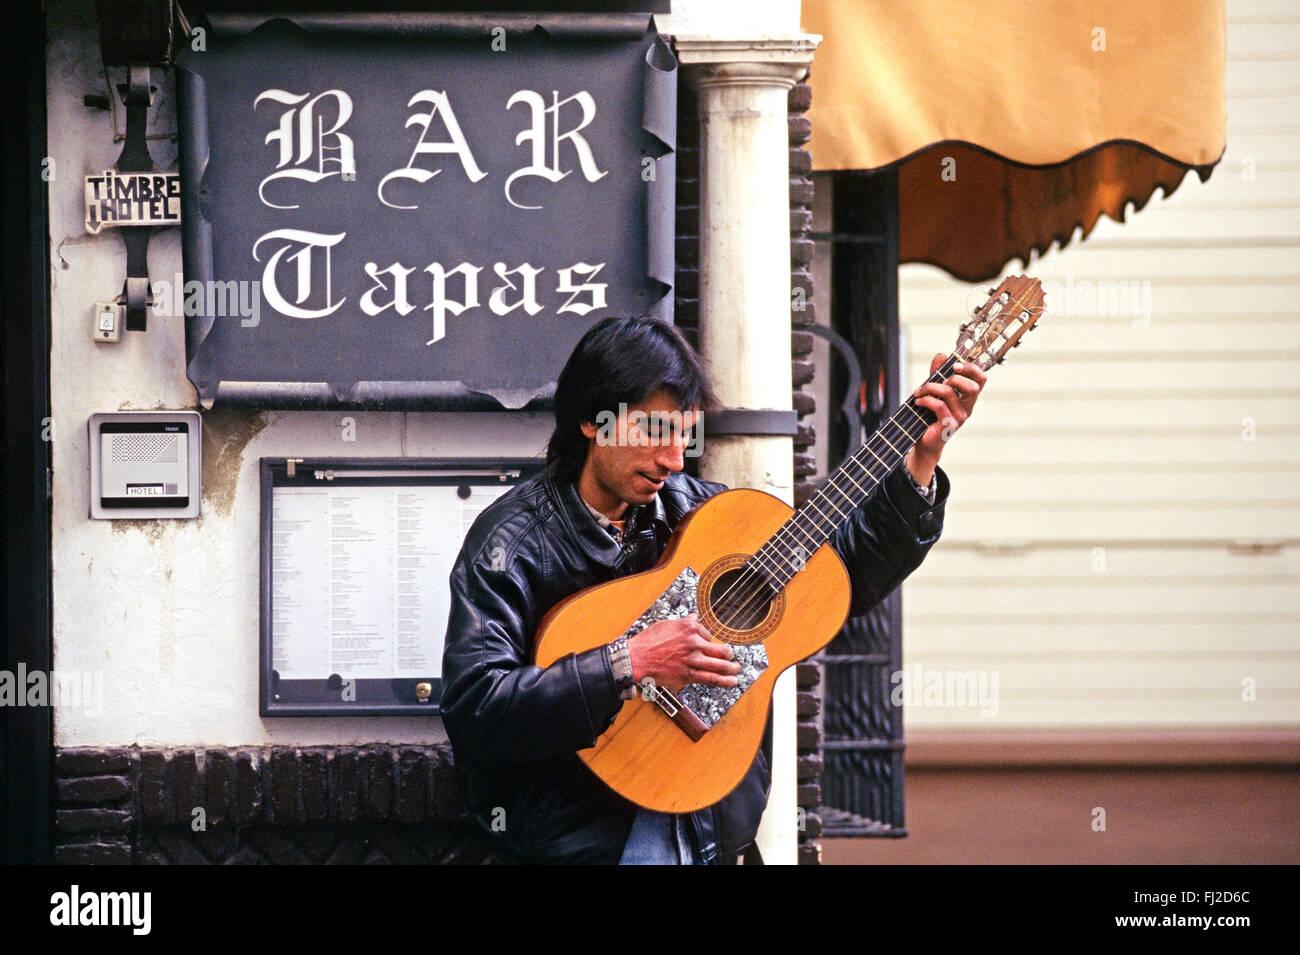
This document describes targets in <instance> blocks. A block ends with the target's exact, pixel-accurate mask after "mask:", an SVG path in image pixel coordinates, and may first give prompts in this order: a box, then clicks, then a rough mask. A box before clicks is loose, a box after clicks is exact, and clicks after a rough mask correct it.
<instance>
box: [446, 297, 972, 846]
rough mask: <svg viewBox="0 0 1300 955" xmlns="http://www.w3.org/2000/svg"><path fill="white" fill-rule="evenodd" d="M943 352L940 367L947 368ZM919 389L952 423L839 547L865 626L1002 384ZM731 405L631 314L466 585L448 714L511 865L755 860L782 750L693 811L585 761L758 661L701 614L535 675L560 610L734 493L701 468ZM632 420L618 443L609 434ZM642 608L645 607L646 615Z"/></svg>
mask: <svg viewBox="0 0 1300 955" xmlns="http://www.w3.org/2000/svg"><path fill="white" fill-rule="evenodd" d="M943 361H944V356H943V355H937V356H936V357H935V360H934V362H933V363H932V365H931V372H932V375H933V373H935V372H936V370H937V369H938V368H939V367H940V365H941V364H943ZM953 372H954V373H953V374H952V375H951V376H950V377H948V378H947V380H946V381H943V382H941V383H940V382H934V381H930V382H927V383H926V384H925V385H923V386H922V387H921V388H919V389H917V391H916V392H915V395H916V398H915V404H916V406H917V407H921V408H925V409H928V410H929V411H930V412H932V413H933V415H934V417H935V419H936V420H935V421H934V422H933V423H932V424H931V425H930V426H929V427H928V429H927V430H926V431H925V432H924V434H923V435H922V436H921V438H920V439H919V440H918V441H917V443H916V445H915V446H914V447H913V448H912V449H911V450H910V451H909V452H908V454H907V455H906V457H905V459H904V464H903V465H900V466H898V467H896V468H894V469H893V470H892V471H891V472H890V473H889V474H888V476H887V477H884V479H883V480H882V481H881V483H880V484H879V486H878V487H877V488H876V490H875V492H874V493H872V494H871V495H870V496H869V497H868V498H867V499H866V501H865V502H864V503H862V505H861V506H860V507H858V508H857V509H856V510H855V511H854V512H853V513H852V515H850V516H849V518H848V519H847V520H846V522H845V523H844V524H843V525H842V526H841V527H840V528H839V529H838V530H837V531H836V532H835V533H834V535H833V536H832V537H831V538H830V540H829V541H828V543H829V544H830V545H831V547H833V548H834V550H835V551H836V553H837V554H838V555H839V557H840V558H841V560H842V561H843V563H844V565H845V567H846V569H847V570H848V573H849V578H850V580H851V583H852V604H851V612H852V613H855V614H859V613H862V612H865V611H866V610H867V609H869V608H870V607H871V606H873V605H874V604H875V603H877V602H878V601H879V600H881V599H882V598H883V597H885V596H886V595H887V594H888V593H890V592H891V591H892V590H893V589H894V588H895V587H897V586H898V585H899V584H900V583H901V582H902V580H903V579H904V578H905V577H907V575H908V574H910V573H911V572H912V571H913V570H915V569H916V567H918V566H919V565H920V563H921V561H922V560H923V559H924V557H925V555H926V553H927V552H928V551H929V549H930V547H931V546H932V545H933V544H934V543H935V541H936V540H938V537H939V532H940V530H941V528H942V522H943V509H944V504H945V501H946V500H947V497H948V488H949V484H948V479H947V476H946V475H945V474H944V472H943V471H942V470H941V469H940V468H939V467H938V463H939V459H940V457H941V455H942V453H943V449H944V445H945V442H946V440H947V439H948V438H949V437H951V435H952V432H953V431H954V430H956V429H957V428H959V427H961V425H962V424H963V423H964V422H965V420H966V419H967V417H968V416H969V415H970V413H971V410H972V408H973V407H974V404H975V401H976V399H977V397H978V395H979V393H980V389H981V388H982V386H983V385H984V383H985V375H984V372H983V371H981V369H980V368H979V367H978V366H976V365H974V364H964V365H958V366H956V367H955V368H954V369H953ZM715 407H716V400H715V399H714V397H713V394H712V391H711V389H710V386H709V384H708V381H707V378H706V376H705V374H704V372H703V370H702V367H701V364H700V361H699V358H698V356H696V354H695V353H694V351H693V350H692V349H691V347H690V346H689V344H687V342H686V341H685V340H684V339H683V338H682V336H681V334H680V333H679V332H678V331H677V330H676V329H675V328H673V327H672V326H671V325H668V324H666V323H663V322H659V321H655V320H651V319H634V318H611V319H605V320H604V321H602V322H600V323H598V324H597V325H596V326H594V327H593V328H592V329H591V330H590V331H589V332H588V333H587V334H586V335H585V336H583V338H582V340H581V341H580V342H579V343H578V345H577V347H576V348H575V350H574V352H573V354H572V356H571V357H570V358H569V360H568V362H567V363H566V365H565V367H564V370H563V371H562V372H561V374H560V377H559V380H558V383H557V388H556V394H555V417H556V427H555V432H554V434H553V435H552V437H551V440H550V443H549V445H548V448H547V466H546V469H545V471H543V472H542V473H541V474H539V475H537V476H535V477H533V478H531V479H529V480H527V481H525V482H522V483H521V484H519V485H517V486H516V487H514V488H512V489H511V490H510V491H509V492H508V493H506V494H505V495H503V496H502V497H501V498H500V499H499V500H497V501H496V502H494V503H493V504H492V506H490V507H489V508H487V509H486V510H485V511H484V512H483V513H482V514H481V515H479V517H478V519H477V520H476V521H475V522H474V524H473V526H472V527H471V529H470V531H469V533H468V534H467V536H466V539H465V542H464V545H463V547H462V549H461V552H460V555H459V557H458V558H457V560H456V563H455V566H454V568H453V571H452V575H451V613H450V621H449V625H448V631H447V643H446V650H445V653H444V658H443V699H442V716H443V720H444V723H445V726H446V729H447V734H448V737H449V738H450V740H451V743H452V747H453V750H454V754H455V764H456V776H457V782H458V785H459V788H460V791H461V794H462V796H463V798H464V800H465V802H466V804H467V806H468V807H469V809H470V811H471V813H472V815H473V816H474V818H475V819H476V820H477V822H478V824H479V825H480V826H481V828H482V829H483V831H484V832H485V833H486V834H487V835H488V836H489V837H491V838H492V840H493V842H494V844H495V845H496V846H497V847H498V849H499V851H500V853H501V854H502V855H503V856H504V857H506V858H509V859H513V860H516V861H523V862H543V863H553V862H593V863H610V864H612V863H624V864H633V863H669V864H732V863H734V862H735V861H736V859H737V856H738V854H739V853H741V852H742V851H744V850H745V849H746V848H747V847H749V846H750V845H751V844H752V842H753V840H754V837H755V834H756V832H757V829H758V823H759V818H760V816H761V815H762V812H763V809H764V807H765V806H766V802H767V795H768V790H769V786H770V782H771V770H770V766H769V762H768V760H769V758H770V756H769V753H770V732H771V723H770V716H769V718H768V727H767V731H766V733H765V734H764V745H763V747H762V748H760V749H759V751H758V752H757V754H756V755H755V757H754V760H753V763H752V764H751V765H750V767H749V771H748V772H747V773H746V774H745V776H744V778H743V779H742V780H741V782H740V784H739V785H738V786H737V787H736V788H735V789H734V790H732V791H731V792H730V793H729V794H728V795H727V796H725V797H724V798H723V799H721V800H720V801H718V802H717V803H715V804H713V805H710V806H707V807H705V808H703V809H699V810H697V811H694V812H689V813H662V812H655V811H653V810H650V809H646V808H642V807H640V806H638V805H636V804H634V803H632V802H630V801H628V800H627V799H625V798H623V797H622V796H620V795H618V794H617V793H616V792H614V791H613V790H612V789H611V788H609V787H608V786H606V785H605V784H604V783H603V782H602V781H601V780H600V779H599V778H597V777H596V776H595V775H593V773H592V772H591V771H590V770H589V769H588V768H587V767H586V766H585V765H584V764H583V762H582V761H581V760H580V759H579V757H578V755H577V753H578V751H579V750H585V749H588V748H589V747H591V746H593V744H594V743H595V741H596V739H597V737H599V736H600V734H601V733H603V732H604V731H605V730H606V729H607V728H608V727H609V726H610V724H611V722H612V721H613V720H614V718H615V715H616V714H617V713H618V712H619V710H620V708H621V707H622V705H623V703H624V701H625V700H628V699H630V698H632V697H634V696H635V695H636V694H637V693H638V692H641V690H640V688H639V687H638V684H643V683H644V684H650V683H651V681H653V685H658V686H663V687H680V686H682V685H683V684H699V685H703V686H713V687H729V686H735V685H736V682H737V676H736V674H737V673H738V672H739V670H740V667H739V665H738V664H737V663H736V662H734V660H733V659H732V657H733V651H732V649H731V647H730V646H729V645H728V644H727V643H721V642H715V641H713V640H712V639H711V635H710V633H709V632H708V630H706V629H705V627H704V626H703V625H702V624H701V622H700V620H699V618H698V617H697V616H695V615H691V616H687V617H685V618H682V619H675V620H662V621H660V622H658V623H653V624H651V625H649V626H647V627H645V629H643V630H641V631H640V632H638V633H636V634H635V635H634V636H631V637H628V638H625V637H620V636H619V634H617V633H609V634H607V635H604V636H603V637H601V643H600V645H598V646H595V648H594V649H592V650H589V651H586V652H582V653H570V654H568V655H566V656H564V657H562V658H560V659H558V660H556V661H555V662H554V663H552V664H551V665H549V666H546V667H539V666H537V665H534V664H533V663H531V662H530V660H531V659H532V656H531V650H532V642H533V638H534V635H535V634H536V632H537V628H538V626H539V624H540V623H541V622H542V619H543V617H544V616H545V615H546V612H547V611H548V610H549V609H550V608H552V607H553V606H555V605H556V604H557V603H559V602H560V601H561V600H563V599H564V598H566V597H569V596H570V595H572V594H574V593H575V592H577V591H579V590H582V589H584V588H587V587H590V586H593V585H595V584H600V583H603V582H605V581H609V580H612V579H615V578H619V577H623V576H625V575H629V574H634V573H638V572H641V571H645V570H648V569H649V568H651V567H653V566H654V565H655V564H656V562H657V561H658V560H659V558H660V556H661V554H662V553H663V552H664V549H665V547H666V545H667V543H668V540H669V538H670V537H671V536H672V533H673V531H674V529H675V528H676V527H677V525H678V524H679V523H680V522H681V521H682V519H683V518H684V517H685V515H686V514H687V513H688V512H689V511H691V509H692V508H694V507H696V506H697V505H698V504H700V503H702V502H703V501H705V500H707V499H709V498H710V497H712V496H713V495H715V494H718V493H720V492H722V491H724V490H726V488H725V487H724V486H723V485H721V484H717V483H713V482H708V481H701V480H697V479H694V478H691V477H689V476H688V475H686V474H684V473H683V472H682V468H683V466H684V463H685V462H684V456H685V449H686V447H687V445H688V444H689V443H690V440H691V430H692V427H693V425H694V424H695V422H696V420H697V419H698V417H699V416H700V415H701V414H707V412H708V411H709V410H711V409H712V408H715ZM615 416H616V421H617V428H616V429H614V434H613V439H611V435H610V429H609V428H607V427H602V424H607V423H608V422H610V421H611V420H612V419H615ZM636 609H637V611H638V612H639V610H640V609H641V608H636Z"/></svg>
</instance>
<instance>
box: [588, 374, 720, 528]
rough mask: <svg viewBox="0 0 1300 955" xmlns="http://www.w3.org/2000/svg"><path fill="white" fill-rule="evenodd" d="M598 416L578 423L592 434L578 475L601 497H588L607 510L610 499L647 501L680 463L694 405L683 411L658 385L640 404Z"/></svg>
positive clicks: (693, 422)
mask: <svg viewBox="0 0 1300 955" xmlns="http://www.w3.org/2000/svg"><path fill="white" fill-rule="evenodd" d="M597 417H598V419H599V420H597V421H595V422H587V423H585V424H583V426H582V433H583V434H584V435H586V436H587V437H588V438H590V439H593V440H592V442H591V444H590V445H589V446H588V451H587V460H586V463H585V464H584V465H583V475H582V479H581V480H582V482H585V483H586V484H587V489H588V490H591V491H593V492H595V493H596V494H599V495H600V496H601V497H602V498H604V500H602V501H600V502H597V501H593V502H592V503H593V504H594V505H595V506H596V507H597V508H598V509H600V510H604V511H606V512H607V511H608V510H609V507H608V505H609V504H610V503H611V502H612V501H611V499H614V500H617V501H621V502H624V503H627V504H648V503H649V502H650V501H652V500H654V496H655V495H656V494H657V493H658V492H659V489H660V488H661V487H663V485H664V479H665V478H667V477H668V475H669V474H672V473H673V472H675V471H680V470H681V469H682V467H683V465H684V463H685V461H684V457H685V454H684V452H685V448H686V447H687V445H689V444H690V441H691V432H692V430H693V429H694V427H695V425H696V422H697V420H698V418H699V410H698V409H691V410H689V411H682V410H681V409H680V408H678V407H677V404H676V402H675V400H674V399H673V396H672V394H671V393H670V392H668V391H666V390H663V389H660V390H659V391H656V392H654V394H652V395H651V396H650V397H649V398H648V399H646V400H645V401H643V402H641V403H639V404H635V405H629V406H626V407H625V408H618V409H611V410H610V411H609V412H602V413H601V414H600V415H598V416H597Z"/></svg>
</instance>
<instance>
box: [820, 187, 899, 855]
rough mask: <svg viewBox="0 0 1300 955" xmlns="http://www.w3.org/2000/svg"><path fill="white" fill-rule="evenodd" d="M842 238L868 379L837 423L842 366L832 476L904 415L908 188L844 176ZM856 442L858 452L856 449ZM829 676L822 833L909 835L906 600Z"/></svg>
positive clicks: (847, 643) (832, 648) (849, 306)
mask: <svg viewBox="0 0 1300 955" xmlns="http://www.w3.org/2000/svg"><path fill="white" fill-rule="evenodd" d="M829 182H830V185H831V188H832V190H833V200H832V215H831V221H832V227H831V231H830V232H829V233H826V232H821V233H813V238H814V239H816V240H817V241H818V253H819V254H829V256H830V264H831V328H832V329H833V330H834V331H835V332H837V333H838V334H839V335H840V336H842V337H843V338H844V339H846V340H847V341H848V342H849V343H850V345H851V347H852V350H853V352H854V355H855V357H856V359H857V362H858V370H859V371H860V373H861V378H862V382H861V387H860V389H859V394H858V395H857V400H856V402H854V406H855V407H856V410H857V413H856V415H855V416H852V417H855V418H856V420H846V416H845V415H843V414H838V413H836V409H838V408H839V407H840V406H841V404H842V403H843V400H844V398H845V389H846V387H849V384H848V378H847V376H846V374H845V371H844V368H843V365H842V364H841V363H840V362H838V361H833V362H832V368H833V371H832V373H831V377H830V394H831V400H830V408H831V409H832V410H831V414H830V427H829V429H828V430H829V435H828V438H829V444H828V454H827V466H828V471H829V470H833V469H834V468H835V467H837V466H838V465H839V463H840V462H841V461H843V460H844V458H845V457H846V456H847V455H849V454H851V453H852V452H853V450H855V449H856V448H857V447H858V446H859V443H860V442H861V441H862V440H863V439H865V438H866V437H868V436H869V435H871V433H872V432H874V431H875V429H876V427H877V426H878V425H879V424H880V422H881V421H882V420H883V418H884V416H885V414H887V413H889V412H892V411H893V409H894V408H895V407H896V406H897V403H898V399H899V388H900V384H899V383H900V375H901V368H900V359H899V347H898V343H899V336H898V177H897V175H896V174H895V173H893V172H891V171H885V172H879V173H870V174H868V173H863V172H837V173H833V174H831V176H830V177H829ZM854 432H856V441H855V440H854V437H855V436H854ZM820 659H821V662H822V664H823V666H824V668H825V697H824V700H823V702H824V710H823V712H824V730H825V735H824V740H823V744H822V746H823V758H824V767H825V768H824V770H823V777H822V807H821V810H820V811H821V816H822V827H823V835H824V836H826V837H828V838H829V837H837V836H840V837H844V836H903V835H906V830H905V829H904V828H903V714H902V710H901V708H898V709H896V708H894V707H893V706H892V704H891V702H890V690H891V687H892V684H891V683H890V679H889V677H890V674H891V673H893V672H895V671H897V670H898V669H899V668H900V667H901V665H902V597H901V594H900V593H899V592H898V591H895V592H894V593H893V594H891V595H890V596H889V597H887V598H886V599H885V600H884V601H882V602H881V603H880V604H878V605H877V606H876V607H874V608H873V609H872V610H871V611H869V612H868V613H866V614H864V615H862V616H859V617H850V618H849V620H848V622H847V623H846V624H845V626H844V629H843V630H841V631H840V633H839V635H838V636H836V638H835V639H834V640H833V641H832V642H831V644H830V645H829V646H828V647H827V648H826V650H825V652H824V653H823V655H822V656H821V657H820Z"/></svg>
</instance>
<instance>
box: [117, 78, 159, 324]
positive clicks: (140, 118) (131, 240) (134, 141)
mask: <svg viewBox="0 0 1300 955" xmlns="http://www.w3.org/2000/svg"><path fill="white" fill-rule="evenodd" d="M128 70H129V78H130V82H129V83H128V84H127V86H126V87H125V88H124V89H123V88H121V87H119V91H121V92H122V93H123V97H122V99H123V101H124V103H125V104H126V142H125V143H124V144H123V146H122V154H121V155H120V156H118V157H117V169H118V171H119V172H152V171H153V170H154V164H153V157H152V156H150V155H149V144H148V141H147V140H146V139H145V128H146V126H147V125H148V122H149V106H150V104H151V103H152V102H153V94H152V92H151V88H150V85H149V74H150V70H149V66H148V64H137V63H133V64H131V66H130V67H128ZM121 232H122V241H123V242H125V243H126V282H125V283H123V285H122V295H123V297H124V298H125V300H126V328H127V331H132V332H143V331H145V330H146V328H147V327H148V315H149V312H148V307H149V302H150V301H152V299H153V292H152V290H151V289H150V288H149V236H150V235H152V234H153V226H124V227H123V228H122V229H121Z"/></svg>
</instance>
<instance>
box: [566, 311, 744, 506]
mask: <svg viewBox="0 0 1300 955" xmlns="http://www.w3.org/2000/svg"><path fill="white" fill-rule="evenodd" d="M660 388H664V389H667V391H668V392H669V393H670V394H671V395H672V396H673V399H674V401H675V402H676V404H677V407H678V409H679V410H681V411H689V410H691V409H693V408H699V409H700V410H701V411H712V410H715V409H716V408H717V407H718V399H717V397H716V395H714V393H713V388H712V386H710V384H709V380H708V376H707V375H706V374H705V372H704V365H703V362H701V360H700V356H699V355H697V354H696V353H695V349H693V348H692V347H691V346H690V343H689V342H687V341H686V339H685V338H683V337H682V333H681V332H679V331H678V330H677V329H676V328H675V327H673V326H672V325H669V324H668V323H667V322H663V321H660V320H658V319H654V318H619V317H616V318H606V319H602V320H601V321H599V322H597V323H596V324H595V325H593V326H592V327H591V329H589V330H588V332H587V334H585V335H583V336H582V339H581V340H580V341H579V342H578V344H577V346H576V347H575V348H574V349H573V354H572V355H570V356H569V360H568V361H567V362H565V364H564V370H563V371H561V372H560V378H559V381H558V382H557V383H556V386H555V431H554V433H553V434H552V435H551V440H550V441H549V442H548V443H547V445H546V470H547V473H548V474H549V475H550V476H551V478H552V479H554V480H557V481H576V480H577V479H578V475H579V474H580V473H582V465H583V463H584V462H585V461H586V460H587V448H588V445H589V442H590V440H591V439H590V438H588V437H587V436H586V435H584V434H583V433H582V430H581V429H582V424H583V423H584V422H588V421H589V422H592V423H593V424H594V423H596V420H597V415H599V414H600V412H602V411H609V412H611V413H615V414H617V413H618V406H619V403H620V402H626V403H627V404H629V405H634V404H637V403H638V402H642V401H645V400H646V399H647V398H649V397H650V396H651V395H652V394H654V392H656V391H658V390H659V389H660Z"/></svg>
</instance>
